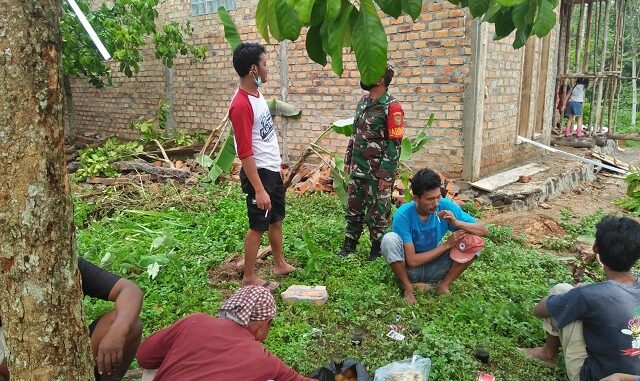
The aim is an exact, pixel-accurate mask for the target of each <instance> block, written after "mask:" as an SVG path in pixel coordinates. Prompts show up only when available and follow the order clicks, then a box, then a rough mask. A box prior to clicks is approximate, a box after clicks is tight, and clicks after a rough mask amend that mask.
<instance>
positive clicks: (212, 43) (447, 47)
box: [72, 0, 522, 177]
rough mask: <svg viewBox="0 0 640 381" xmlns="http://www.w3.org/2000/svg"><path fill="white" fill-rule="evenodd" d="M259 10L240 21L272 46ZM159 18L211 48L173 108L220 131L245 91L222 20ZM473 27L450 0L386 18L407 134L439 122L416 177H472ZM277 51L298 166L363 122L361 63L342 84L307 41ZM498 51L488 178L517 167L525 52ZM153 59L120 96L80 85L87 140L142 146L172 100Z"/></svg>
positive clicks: (271, 92)
mask: <svg viewBox="0 0 640 381" xmlns="http://www.w3.org/2000/svg"><path fill="white" fill-rule="evenodd" d="M256 4H257V0H247V1H237V5H238V9H237V10H235V11H231V12H230V15H231V17H232V18H233V19H234V21H235V23H236V25H237V26H238V28H239V32H240V35H241V37H242V39H243V40H244V41H258V42H264V41H262V38H261V37H260V36H259V35H258V33H257V32H256V27H255V20H254V13H255V5H256ZM159 12H160V14H161V18H162V19H163V21H180V20H190V23H191V26H192V28H193V31H194V32H193V36H192V37H191V39H190V41H191V42H193V43H195V44H205V45H207V46H208V47H209V53H208V56H207V58H206V60H205V61H204V62H200V63H195V64H192V63H190V58H180V59H178V60H176V61H175V65H174V77H173V92H172V104H173V110H174V118H175V121H176V125H177V128H179V129H187V130H202V129H205V130H208V129H211V128H212V127H214V126H216V125H217V124H218V123H219V121H220V120H221V119H222V118H223V116H224V115H225V113H226V108H227V104H228V102H229V100H230V99H231V97H232V96H233V92H234V90H235V88H236V83H237V75H236V74H235V71H234V70H233V65H232V62H231V51H230V48H229V45H228V44H227V43H226V41H225V40H224V38H223V30H222V26H221V24H220V22H219V19H218V16H217V15H216V14H209V15H203V16H197V17H193V16H191V9H190V2H189V1H185V0H166V1H164V2H162V4H161V6H160V8H159ZM470 20H471V18H470V16H468V15H467V14H465V12H464V11H462V10H460V9H457V8H456V7H455V6H453V5H452V4H450V3H449V2H447V1H443V0H438V1H435V2H430V3H428V4H425V6H424V11H423V13H422V15H421V17H420V19H419V20H418V21H417V22H416V23H413V22H412V21H411V20H410V18H409V17H402V18H400V19H398V20H395V19H392V18H388V17H385V18H384V19H383V23H384V25H385V28H386V30H387V33H388V36H389V61H390V63H391V64H392V65H394V67H395V70H396V77H395V79H394V82H393V83H392V85H391V88H390V91H391V93H392V94H393V95H395V96H396V97H397V98H398V99H399V100H400V102H401V103H402V105H403V107H404V110H405V113H406V123H407V129H406V133H407V135H408V136H414V135H415V134H416V133H417V131H418V130H419V129H420V128H421V127H423V126H424V124H425V123H426V121H427V120H428V118H429V115H430V113H434V114H435V122H434V124H433V127H432V128H431V129H430V131H429V135H431V136H432V137H433V141H432V142H431V143H429V144H428V145H427V146H426V148H425V149H424V150H423V151H422V152H421V153H419V154H417V155H416V156H414V158H413V160H412V162H411V166H412V167H414V168H419V167H424V166H429V167H432V168H435V169H437V170H439V171H442V172H445V173H446V174H447V175H448V176H453V177H459V176H460V174H461V172H462V162H463V156H464V141H463V137H462V118H463V115H462V114H463V107H464V103H463V94H464V92H465V89H466V86H468V84H469V81H470V66H469V65H470V56H471V46H470V39H469V38H468V36H469V33H470V27H471V22H470ZM271 42H272V44H271V45H268V60H269V65H270V68H269V81H268V83H267V84H266V85H265V86H264V88H263V93H264V95H265V97H266V98H267V99H272V98H282V94H283V88H282V86H281V84H282V82H283V81H282V80H281V78H280V73H281V71H286V72H287V73H288V75H287V77H288V78H287V79H288V80H287V81H286V83H285V85H286V86H285V87H286V89H285V90H286V91H284V94H285V98H286V100H287V101H288V102H290V103H293V104H296V105H298V106H299V107H300V108H301V109H302V110H303V117H302V119H300V120H287V121H284V120H282V119H281V118H280V117H278V118H277V119H276V124H277V126H278V129H279V131H280V138H281V140H280V142H281V147H282V149H283V154H285V155H286V156H288V157H287V158H288V160H289V161H295V160H297V158H298V157H299V155H300V154H301V152H302V150H303V149H304V148H305V147H306V146H307V144H308V143H309V142H312V141H314V140H315V138H316V137H317V136H318V135H319V134H320V133H321V131H323V130H324V129H325V128H327V127H328V126H329V125H330V124H331V123H332V122H333V121H335V120H337V119H342V118H347V117H351V116H352V115H353V110H354V108H355V105H356V103H357V101H358V100H359V98H360V97H361V96H362V94H363V91H362V90H361V89H360V88H359V74H358V72H357V70H356V69H355V59H354V56H353V55H352V54H349V53H348V51H347V50H345V56H344V63H345V72H344V74H343V76H342V78H337V77H336V75H335V74H333V73H332V72H331V69H330V65H327V67H325V68H322V67H320V66H319V65H318V64H316V63H313V62H311V61H310V60H309V59H308V58H307V56H306V52H305V50H304V35H303V36H302V37H301V38H300V40H299V41H298V42H295V43H289V44H288V46H287V48H286V57H280V54H281V52H282V50H283V49H282V48H281V47H280V46H278V45H276V44H273V42H275V41H273V40H272V41H271ZM488 51H489V53H488V54H489V57H488V58H487V80H486V82H487V86H488V90H489V94H490V95H489V97H488V98H487V100H486V102H487V103H486V105H485V117H484V123H485V126H484V140H485V142H484V144H483V151H482V156H483V163H482V165H483V169H482V173H483V174H487V173H490V172H493V171H495V170H496V169H499V168H503V167H504V166H506V165H509V164H508V163H510V162H511V161H512V158H513V157H514V154H513V152H514V144H513V143H514V141H515V138H514V133H515V131H516V130H515V129H516V127H515V126H516V123H515V122H516V120H517V107H518V99H519V98H518V91H519V86H520V84H519V82H518V78H519V73H520V70H521V57H522V52H521V51H514V50H513V49H512V48H511V46H510V41H507V40H505V41H502V42H495V43H494V42H492V43H491V45H490V47H489V50H488ZM144 56H145V62H144V63H143V64H142V65H141V72H140V73H139V74H138V75H136V76H135V77H134V78H125V77H124V76H123V75H121V74H119V73H118V72H117V71H116V70H115V68H114V86H113V87H109V88H105V89H101V90H97V89H94V88H92V87H91V86H90V85H88V84H87V83H86V82H85V81H83V80H74V81H73V82H72V85H73V95H74V105H75V109H76V122H77V125H78V132H79V133H94V132H98V133H100V134H101V135H103V136H105V135H117V136H120V137H124V138H132V137H134V136H135V135H134V134H133V132H132V131H131V130H130V129H128V126H129V124H130V123H131V122H132V121H135V120H137V119H138V118H139V117H152V116H153V115H154V114H155V111H156V109H157V105H158V102H159V101H160V100H161V99H163V98H165V85H166V82H165V69H164V68H163V67H162V65H161V64H160V63H159V62H158V61H157V60H156V59H155V57H154V56H153V50H152V48H151V47H149V48H147V49H145V51H144ZM323 145H324V146H326V147H328V148H329V149H330V150H332V151H334V152H336V153H339V154H340V155H342V154H343V151H344V148H345V146H346V139H345V138H342V137H338V136H335V135H330V136H329V137H328V138H327V139H326V140H325V142H324V143H323ZM505 163H507V164H505Z"/></svg>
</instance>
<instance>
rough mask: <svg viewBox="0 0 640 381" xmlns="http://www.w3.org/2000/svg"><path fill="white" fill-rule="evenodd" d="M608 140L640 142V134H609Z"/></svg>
mask: <svg viewBox="0 0 640 381" xmlns="http://www.w3.org/2000/svg"><path fill="white" fill-rule="evenodd" d="M607 138H609V139H614V140H635V141H640V134H638V133H629V134H614V133H609V134H607Z"/></svg>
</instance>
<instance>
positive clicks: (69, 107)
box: [63, 75, 78, 138]
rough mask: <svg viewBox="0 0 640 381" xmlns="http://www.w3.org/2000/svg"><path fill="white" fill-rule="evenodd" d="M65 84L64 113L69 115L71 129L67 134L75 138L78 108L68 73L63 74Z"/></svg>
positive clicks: (68, 121)
mask: <svg viewBox="0 0 640 381" xmlns="http://www.w3.org/2000/svg"><path fill="white" fill-rule="evenodd" d="M63 84H64V114H65V116H66V117H67V125H68V127H69V129H68V130H67V131H66V136H67V137H70V138H73V137H74V136H75V135H76V134H77V133H78V124H77V123H76V108H75V107H74V106H73V92H72V91H71V79H70V78H69V76H68V75H65V76H63Z"/></svg>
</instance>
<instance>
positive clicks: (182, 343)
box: [137, 285, 312, 381]
mask: <svg viewBox="0 0 640 381" xmlns="http://www.w3.org/2000/svg"><path fill="white" fill-rule="evenodd" d="M275 316H276V303H275V301H274V299H273V296H272V295H271V293H270V292H269V291H268V290H267V289H266V288H264V287H261V286H255V285H250V286H245V287H242V288H241V289H240V290H238V292H236V293H235V294H234V295H233V296H232V297H231V298H229V300H228V301H227V302H226V303H225V304H224V305H223V306H222V308H220V309H219V310H218V317H217V318H216V317H213V316H209V315H207V314H202V313H200V314H193V315H189V316H187V317H185V318H183V319H181V320H179V321H177V322H176V323H174V324H173V325H171V326H169V327H167V328H165V329H162V330H160V331H158V332H156V333H154V334H153V335H151V336H150V337H149V338H147V339H146V340H145V341H143V342H142V344H141V345H140V347H139V348H138V353H137V359H138V364H140V366H141V367H142V368H145V369H154V370H153V371H149V370H145V373H144V374H143V377H142V380H143V381H150V380H153V381H164V380H167V381H175V380H180V381H192V380H193V381H195V380H198V381H203V380H216V381H266V380H274V381H312V380H311V379H309V378H306V377H302V376H301V375H299V374H298V373H297V372H296V371H294V370H293V369H291V368H289V367H288V366H287V365H285V363H283V362H282V360H280V359H279V358H277V357H276V356H274V355H273V354H271V353H270V352H269V351H267V350H266V349H265V348H264V346H263V345H262V342H263V341H264V340H265V339H266V338H267V335H268V334H269V329H270V328H271V321H272V320H273V318H274V317H275ZM156 369H157V370H156Z"/></svg>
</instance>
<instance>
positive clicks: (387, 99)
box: [338, 67, 404, 260]
mask: <svg viewBox="0 0 640 381" xmlns="http://www.w3.org/2000/svg"><path fill="white" fill-rule="evenodd" d="M393 75H394V71H393V69H392V68H391V67H389V68H387V70H386V71H385V73H384V75H383V76H382V78H380V79H379V80H378V81H377V82H376V83H374V84H364V83H362V82H360V86H361V87H362V89H363V90H366V91H368V92H369V94H367V95H365V96H364V97H362V99H361V100H360V103H358V107H357V108H356V113H355V118H354V122H353V135H352V136H351V139H349V144H348V146H347V154H346V157H345V171H346V172H347V173H349V174H350V176H351V177H350V180H349V186H348V201H347V210H346V216H345V219H346V222H347V223H346V228H345V237H344V243H343V244H342V250H341V251H340V253H339V254H338V256H340V257H346V256H348V255H349V254H351V253H353V252H354V251H355V250H356V245H357V244H358V241H359V240H360V235H361V234H362V230H363V228H364V224H365V223H366V224H367V226H368V227H369V235H370V238H371V252H370V253H369V260H374V259H376V258H377V257H379V256H380V243H381V240H382V235H383V234H384V231H385V229H387V227H388V225H389V217H390V214H391V193H392V190H393V189H392V188H393V180H394V178H395V172H396V169H397V168H398V160H399V158H400V142H401V141H402V136H403V134H404V112H403V111H402V106H401V105H400V102H398V100H397V99H396V98H394V97H393V96H391V95H390V94H389V92H388V91H389V85H390V84H391V80H392V79H393Z"/></svg>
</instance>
